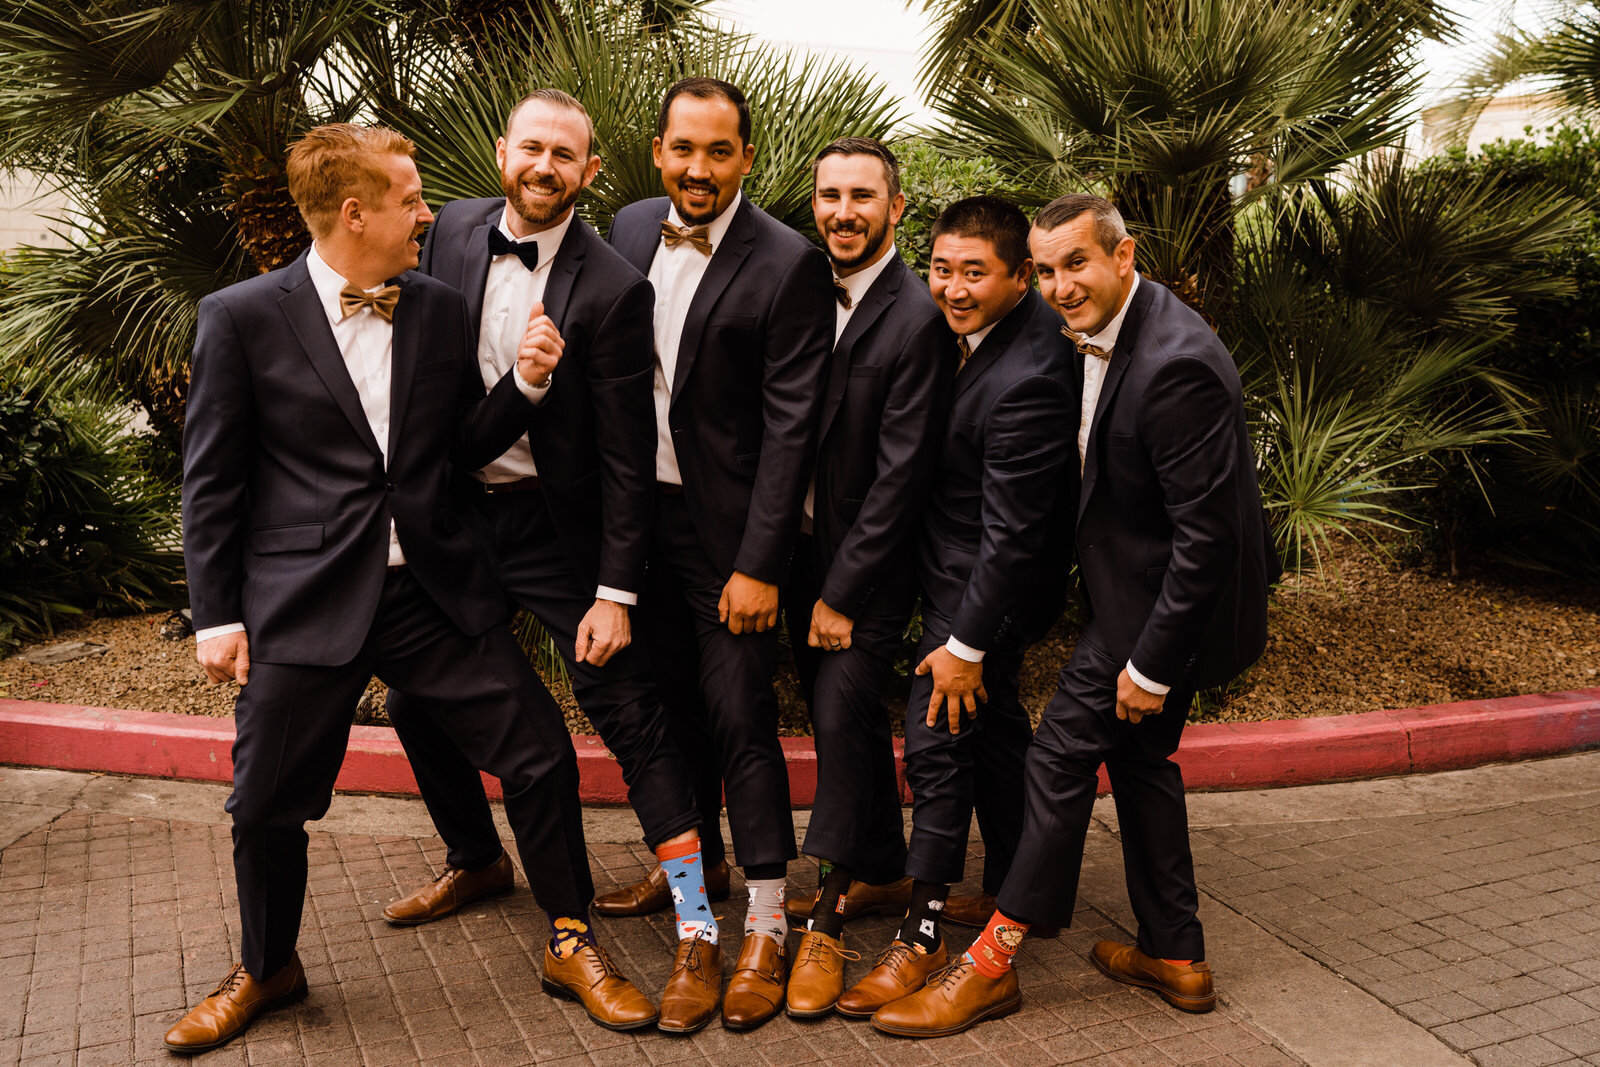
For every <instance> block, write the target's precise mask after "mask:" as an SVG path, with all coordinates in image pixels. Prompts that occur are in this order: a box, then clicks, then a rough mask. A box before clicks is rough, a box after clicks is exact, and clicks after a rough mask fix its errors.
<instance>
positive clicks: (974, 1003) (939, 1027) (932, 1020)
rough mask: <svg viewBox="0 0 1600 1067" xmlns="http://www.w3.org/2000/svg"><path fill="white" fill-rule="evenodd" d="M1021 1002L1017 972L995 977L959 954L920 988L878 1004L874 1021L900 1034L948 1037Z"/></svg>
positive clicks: (1009, 1012)
mask: <svg viewBox="0 0 1600 1067" xmlns="http://www.w3.org/2000/svg"><path fill="white" fill-rule="evenodd" d="M1020 1007H1022V991H1021V990H1020V989H1018V987H1017V972H1016V971H1014V970H1012V969H1010V968H1007V969H1006V973H1005V974H1004V975H1002V976H1001V977H999V978H990V977H988V976H987V975H984V974H980V973H978V968H976V967H974V966H973V965H972V964H970V963H968V962H967V960H966V958H965V957H962V956H958V957H956V960H955V962H953V963H951V964H950V965H949V966H947V967H945V968H944V969H943V970H939V971H935V972H934V973H933V975H932V976H931V977H930V978H929V979H928V984H927V985H925V986H923V987H922V988H921V989H919V990H918V991H917V992H915V993H913V994H911V995H910V996H909V997H901V998H900V999H899V1000H897V1001H894V1002H893V1003H891V1004H885V1005H884V1006H883V1007H881V1008H879V1009H878V1011H877V1013H876V1014H875V1015H873V1017H872V1025H873V1026H874V1027H876V1028H877V1029H879V1030H882V1031H883V1032H884V1033H886V1034H894V1035H895V1036H896V1037H946V1036H948V1035H950V1034H959V1033H960V1032H961V1031H963V1030H966V1029H968V1028H970V1027H972V1026H975V1025H977V1024H978V1023H981V1022H982V1021H983V1020H985V1019H998V1018H1000V1017H1001V1016H1002V1015H1010V1014H1011V1013H1012V1012H1014V1011H1016V1010H1017V1009H1018V1008H1020Z"/></svg>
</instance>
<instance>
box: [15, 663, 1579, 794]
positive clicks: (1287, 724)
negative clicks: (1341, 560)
mask: <svg viewBox="0 0 1600 1067" xmlns="http://www.w3.org/2000/svg"><path fill="white" fill-rule="evenodd" d="M572 740H573V745H574V747H575V749H576V750H577V753H578V768H579V789H580V792H581V794H582V797H583V800H584V803H587V804H621V803H624V802H626V800H627V788H626V786H625V784H624V783H623V781H622V771H621V769H620V768H619V767H618V766H617V761H616V759H615V758H614V757H613V756H612V755H611V753H610V752H609V751H607V750H606V747H605V745H603V744H602V743H601V742H600V739H599V738H598V737H595V736H593V735H584V734H580V735H576V736H574V737H573V739H572ZM232 744H233V720H232V719H213V718H207V717H205V716H199V715H172V714H166V713H162V712H148V711H122V710H118V709H115V708H94V707H84V706H80V705H69V704H46V703H42V702H38V701H31V700H0V763H9V764H18V765H22V766H30V767H54V768H58V769H61V770H75V771H105V772H109V773H113V774H133V775H144V776H149V777H158V778H188V779H196V780H200V781H212V782H228V781H232V778H233V760H232V757H231V753H230V750H231V747H232ZM782 744H783V750H784V757H785V760H786V761H787V763H788V768H789V795H790V799H791V800H792V801H793V803H795V804H796V805H798V806H806V805H809V804H810V803H811V802H812V799H813V798H814V797H815V796H816V787H817V757H816V751H815V749H813V747H812V744H811V739H810V738H805V737H786V738H783V739H782ZM1595 747H1600V689H1580V690H1573V691H1570V692H1561V693H1534V694H1529V695H1527V696H1516V697H1505V698H1502V699H1498V700H1478V701H1467V702H1464V703H1460V704H1439V705H1435V706H1433V707H1425V708H1405V709H1401V710H1398V711H1374V712H1367V713H1365V714H1361V715H1340V716H1332V717H1328V718H1320V719H1288V720H1277V721H1271V722H1242V723H1201V724H1198V725H1194V726H1190V727H1188V728H1186V729H1185V730H1184V734H1183V744H1182V746H1181V747H1180V748H1179V749H1178V754H1177V761H1178V764H1179V765H1180V766H1181V767H1182V768H1183V777H1184V781H1185V782H1186V783H1187V785H1188V787H1189V788H1190V789H1192V790H1230V789H1265V788H1271V787H1275V786H1287V785H1312V784H1316V783H1318V782H1336V781H1348V780H1351V779H1357V778H1380V777H1386V776H1389V775H1396V774H1409V773H1415V772H1419V771H1441V770H1452V769H1458V768H1462V767H1474V766H1478V765H1480V764H1484V763H1497V762H1505V761H1508V760H1519V759H1531V758H1534V757H1538V756H1553V755H1559V754H1561V753H1566V752H1575V751H1580V750H1582V749H1586V748H1595ZM895 749H896V755H897V756H898V755H899V753H900V745H899V743H898V742H896V745H895ZM484 783H485V785H486V786H487V787H488V789H489V795H490V796H491V797H494V798H499V796H500V784H499V782H497V781H495V780H494V779H493V778H490V777H488V776H485V777H484ZM336 786H337V788H339V789H342V790H345V791H347V792H352V793H402V794H414V793H416V791H417V783H416V779H415V778H414V777H413V776H412V774H411V767H410V764H408V763H407V762H406V758H405V753H404V752H403V751H402V749H401V747H400V743H399V741H397V740H396V739H395V736H394V731H393V730H390V729H388V728H387V727H378V726H356V727H352V728H351V730H350V746H349V749H348V751H347V752H346V754H345V761H344V767H343V769H342V770H341V771H340V772H339V778H338V781H337V783H336ZM1105 790H1106V780H1105V773H1104V770H1103V769H1102V771H1101V791H1102V792H1104V791H1105ZM901 795H902V797H903V798H904V799H906V800H907V801H909V800H910V793H909V791H908V790H907V789H906V786H905V778H904V768H903V767H902V768H901Z"/></svg>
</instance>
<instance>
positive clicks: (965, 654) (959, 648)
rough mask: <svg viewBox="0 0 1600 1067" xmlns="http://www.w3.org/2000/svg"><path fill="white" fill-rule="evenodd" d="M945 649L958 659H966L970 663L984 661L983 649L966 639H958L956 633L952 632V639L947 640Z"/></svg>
mask: <svg viewBox="0 0 1600 1067" xmlns="http://www.w3.org/2000/svg"><path fill="white" fill-rule="evenodd" d="M944 649H945V651H946V652H948V653H950V654H951V655H952V656H954V657H955V658H956V659H964V660H966V661H967V662H968V663H982V662H983V650H982V649H977V648H973V647H972V646H971V645H969V644H967V643H966V642H964V641H958V640H956V638H955V635H954V634H952V635H951V636H950V640H948V641H946V642H945V643H944Z"/></svg>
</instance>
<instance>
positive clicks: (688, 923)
mask: <svg viewBox="0 0 1600 1067" xmlns="http://www.w3.org/2000/svg"><path fill="white" fill-rule="evenodd" d="M656 859H657V861H659V862H660V864H661V871H662V873H663V874H665V875H666V876H667V885H668V886H669V887H671V889H672V910H673V911H674V912H675V913H676V914H677V919H678V940H680V941H682V940H684V939H685V938H690V937H696V936H699V937H703V938H705V940H707V941H709V942H711V943H712V944H713V945H715V944H716V943H717V917H716V916H715V915H713V914H711V898H710V897H708V896H706V867H705V864H704V863H702V862H701V861H700V839H699V838H698V837H697V838H695V839H694V840H693V841H683V842H680V843H678V844H676V845H660V846H657V848H656Z"/></svg>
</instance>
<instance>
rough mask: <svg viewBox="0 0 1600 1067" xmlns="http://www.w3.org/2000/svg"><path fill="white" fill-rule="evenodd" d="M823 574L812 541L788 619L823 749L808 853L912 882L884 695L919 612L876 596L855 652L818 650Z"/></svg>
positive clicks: (857, 623)
mask: <svg viewBox="0 0 1600 1067" xmlns="http://www.w3.org/2000/svg"><path fill="white" fill-rule="evenodd" d="M815 571H816V568H815V564H814V561H813V560H812V555H811V539H810V538H809V537H802V538H801V539H800V543H799V545H798V546H797V547H796V548H795V565H794V573H793V577H792V578H791V580H790V582H789V584H788V585H787V586H786V587H785V588H784V618H785V621H786V624H787V626H788V629H789V647H790V648H791V649H793V651H794V662H795V668H796V669H797V670H798V672H799V675H800V688H801V691H802V692H803V693H804V694H805V698H806V707H808V708H809V709H810V710H811V729H812V734H813V739H814V741H815V743H816V749H817V797H816V800H815V802H814V803H813V804H812V807H811V825H810V827H809V828H808V829H807V830H806V840H805V845H804V848H803V851H804V852H805V853H806V855H808V856H815V857H817V858H818V859H822V860H827V861H829V862H830V863H837V864H840V865H842V866H844V867H846V868H848V869H849V870H850V872H851V873H852V874H853V875H854V876H855V877H856V878H859V879H861V880H862V881H864V882H870V883H873V884H875V885H883V884H884V883H887V882H893V881H895V880H896V879H898V878H900V877H901V876H902V875H904V873H905V865H906V839H905V830H904V824H903V822H902V820H901V816H900V780H899V777H898V776H897V775H896V773H895V766H894V736H893V734H892V732H891V731H890V728H889V713H888V712H887V711H886V710H884V707H883V687H884V686H885V685H886V684H887V683H888V681H889V677H890V674H891V673H892V672H893V670H894V654H895V652H896V651H897V650H898V649H899V647H900V637H901V635H902V634H904V633H905V628H906V621H907V619H908V618H909V617H910V614H911V606H910V604H896V605H893V606H885V605H881V604H879V603H878V600H879V599H880V598H878V597H874V598H873V601H872V602H871V603H869V605H868V606H867V608H866V610H864V611H862V612H861V615H860V617H859V618H857V619H855V620H854V626H852V628H851V631H850V647H849V648H847V649H843V650H842V651H839V652H825V651H822V650H820V649H815V648H812V647H811V646H809V645H808V644H806V636H807V635H808V634H809V633H810V630H811V609H812V606H813V605H814V604H815V603H816V602H817V596H818V590H819V588H820V585H821V583H820V581H819V577H820V576H819V575H817V574H816V573H815ZM902 599H903V598H902Z"/></svg>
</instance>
